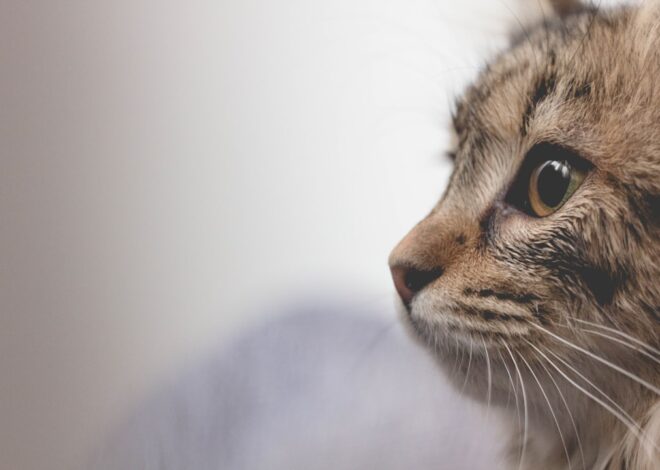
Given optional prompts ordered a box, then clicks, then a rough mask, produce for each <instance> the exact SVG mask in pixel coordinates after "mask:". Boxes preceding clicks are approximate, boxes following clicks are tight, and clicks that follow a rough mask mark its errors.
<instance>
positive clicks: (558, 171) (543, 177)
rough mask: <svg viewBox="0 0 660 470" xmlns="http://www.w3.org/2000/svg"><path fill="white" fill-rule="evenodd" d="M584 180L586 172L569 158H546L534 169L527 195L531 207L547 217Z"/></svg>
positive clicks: (562, 203) (536, 212) (541, 215)
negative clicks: (574, 165) (568, 159)
mask: <svg viewBox="0 0 660 470" xmlns="http://www.w3.org/2000/svg"><path fill="white" fill-rule="evenodd" d="M582 180H584V172H582V171H580V170H579V169H577V168H575V167H573V166H572V165H571V164H570V162H568V161H567V160H546V161H545V162H542V163H541V164H540V165H539V166H537V167H536V168H535V169H533V170H532V174H531V175H530V179H529V188H528V192H527V197H528V198H529V208H530V209H531V210H532V211H533V212H534V214H536V215H537V216H539V217H546V216H548V215H550V214H552V213H553V212H555V211H556V210H557V209H559V208H560V207H561V206H563V205H564V203H565V202H566V201H567V200H568V198H570V197H571V196H572V195H573V193H574V192H575V190H576V189H577V188H578V186H580V183H582Z"/></svg>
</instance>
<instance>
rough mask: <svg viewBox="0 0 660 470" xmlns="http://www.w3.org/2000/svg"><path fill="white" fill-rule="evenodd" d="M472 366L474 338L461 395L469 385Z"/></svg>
mask: <svg viewBox="0 0 660 470" xmlns="http://www.w3.org/2000/svg"><path fill="white" fill-rule="evenodd" d="M461 365H463V358H462V357H461ZM471 365H472V337H471V336H470V355H469V356H468V365H467V370H466V371H465V380H464V381H463V387H461V395H462V394H463V392H464V391H465V386H466V385H467V383H468V379H469V378H470V366H471Z"/></svg>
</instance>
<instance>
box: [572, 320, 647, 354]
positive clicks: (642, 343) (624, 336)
mask: <svg viewBox="0 0 660 470" xmlns="http://www.w3.org/2000/svg"><path fill="white" fill-rule="evenodd" d="M573 320H575V321H577V322H580V323H583V324H585V325H589V326H593V327H596V328H600V329H603V330H605V331H609V332H610V333H614V334H616V335H619V336H621V337H623V338H625V339H627V340H629V341H632V342H633V343H635V344H637V345H639V346H641V347H643V348H644V349H646V350H648V351H651V352H652V353H653V354H656V355H657V356H660V351H659V350H658V349H656V348H654V347H653V346H650V345H648V344H646V343H645V342H644V341H641V340H640V339H637V338H635V337H634V336H631V335H629V334H627V333H624V332H623V331H619V330H615V329H614V328H610V327H609V326H605V325H600V324H598V323H594V322H590V321H587V320H582V319H580V318H574V319H573Z"/></svg>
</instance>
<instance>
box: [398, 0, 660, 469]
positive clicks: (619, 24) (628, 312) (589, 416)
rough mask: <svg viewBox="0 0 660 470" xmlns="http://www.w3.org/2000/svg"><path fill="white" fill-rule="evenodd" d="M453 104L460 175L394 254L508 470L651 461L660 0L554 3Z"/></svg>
mask: <svg viewBox="0 0 660 470" xmlns="http://www.w3.org/2000/svg"><path fill="white" fill-rule="evenodd" d="M551 4H552V6H553V11H552V14H551V15H550V14H546V15H545V17H544V18H543V20H542V21H539V22H538V23H537V24H536V25H531V26H529V27H524V28H522V31H521V32H520V33H519V34H516V35H514V37H513V38H512V40H511V44H510V48H509V49H507V50H506V51H505V52H503V53H501V54H500V55H499V56H497V57H496V58H495V59H494V60H493V61H492V62H490V63H489V64H488V65H487V66H486V67H485V68H484V70H483V71H482V72H481V73H480V75H479V76H478V78H477V79H476V81H475V82H474V83H473V84H472V85H471V86H469V87H468V88H467V90H466V91H465V93H464V94H463V96H462V97H461V98H460V99H458V101H457V103H456V106H455V111H454V113H453V127H454V131H455V136H456V142H457V145H456V148H455V149H454V150H453V151H452V152H451V157H452V158H453V160H454V165H455V166H454V171H453V174H452V176H451V178H450V180H449V183H448V186H447V188H446V190H445V193H444V195H443V196H442V198H441V200H440V202H439V203H438V204H437V205H436V206H435V207H434V208H433V209H432V210H431V212H430V214H429V215H428V216H427V217H426V218H424V219H423V220H422V221H421V222H420V223H419V224H418V225H416V226H415V227H414V228H413V229H412V230H411V232H410V233H409V234H408V235H406V237H405V238H404V239H403V240H402V241H401V242H400V243H399V244H398V245H397V246H396V248H395V249H394V251H393V252H392V254H391V256H390V259H389V263H390V268H391V271H392V276H393V279H394V284H395V287H396V289H397V291H398V293H399V295H400V297H401V299H402V302H403V304H404V305H405V311H406V312H405V318H406V322H407V324H408V325H409V326H410V327H411V328H410V329H411V330H412V331H413V332H414V334H415V335H416V336H417V337H418V338H420V339H421V340H422V341H423V343H425V344H426V345H427V346H428V348H430V350H431V351H432V352H433V355H434V356H436V357H437V358H438V359H439V362H440V364H441V365H442V367H443V369H444V370H445V372H446V375H447V376H448V377H449V378H450V379H451V381H452V382H453V383H454V385H455V386H457V387H458V388H459V389H461V390H463V391H464V393H465V394H467V395H469V396H471V397H473V398H475V399H477V400H479V401H481V402H484V403H485V404H487V405H488V406H489V408H490V409H498V410H500V411H501V412H502V413H503V414H504V415H505V416H507V417H508V418H509V421H510V423H511V428H512V430H513V431H512V437H511V446H510V452H509V453H510V456H509V461H510V462H511V468H520V469H576V470H577V469H608V470H615V469H616V470H620V469H636V470H651V469H658V468H660V450H659V449H660V399H659V395H660V282H659V280H660V237H659V235H660V82H659V81H658V77H660V1H650V2H647V3H645V4H643V5H637V6H633V5H628V6H623V7H618V8H613V9H601V8H598V7H597V6H594V5H585V4H582V3H580V2H578V1H571V0H563V1H561V0H554V1H552V2H551Z"/></svg>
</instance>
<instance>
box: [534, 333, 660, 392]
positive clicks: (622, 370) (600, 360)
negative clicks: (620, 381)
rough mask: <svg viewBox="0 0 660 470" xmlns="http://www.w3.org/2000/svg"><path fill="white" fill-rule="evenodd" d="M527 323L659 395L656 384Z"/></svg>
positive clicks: (659, 389)
mask: <svg viewBox="0 0 660 470" xmlns="http://www.w3.org/2000/svg"><path fill="white" fill-rule="evenodd" d="M529 324H530V325H532V326H533V327H535V328H538V329H539V330H541V331H543V332H545V333H546V334H548V335H550V336H552V337H553V338H555V339H556V340H557V341H560V342H562V343H563V344H565V345H566V346H568V347H570V348H573V349H575V350H576V351H580V352H581V353H583V354H586V355H587V356H589V357H590V358H592V359H595V360H596V361H598V362H600V363H601V364H604V365H606V366H607V367H609V368H611V369H613V370H615V371H617V372H619V373H621V374H623V375H625V376H626V377H628V378H629V379H631V380H634V381H635V382H637V383H638V384H640V385H642V386H644V387H646V388H648V389H649V390H651V391H652V392H654V393H655V394H656V395H660V388H658V387H656V386H655V385H653V384H650V383H649V382H647V381H646V380H644V379H642V378H640V377H637V376H636V375H635V374H632V373H630V372H628V371H627V370H625V369H623V368H622V367H619V366H617V365H616V364H613V363H611V362H610V361H608V360H606V359H603V358H602V357H600V356H598V355H597V354H594V353H593V352H591V351H588V350H586V349H584V348H582V347H580V346H578V345H576V344H573V343H571V342H570V341H568V340H567V339H565V338H562V337H561V336H559V335H556V334H555V333H553V332H551V331H549V330H546V329H545V328H543V327H542V326H540V325H537V324H536V323H532V322H530V323H529Z"/></svg>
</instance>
